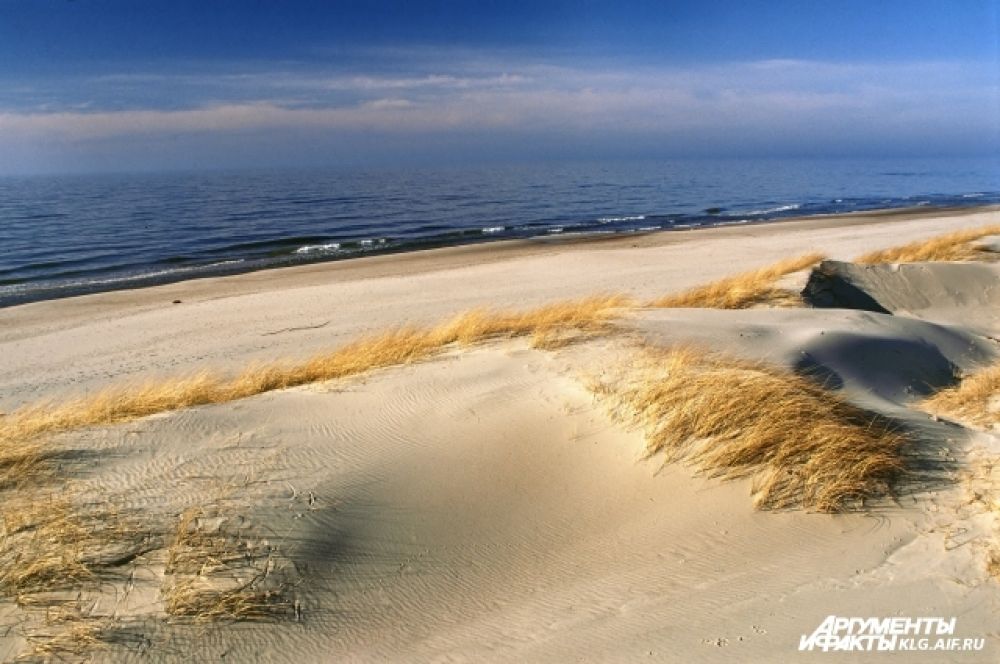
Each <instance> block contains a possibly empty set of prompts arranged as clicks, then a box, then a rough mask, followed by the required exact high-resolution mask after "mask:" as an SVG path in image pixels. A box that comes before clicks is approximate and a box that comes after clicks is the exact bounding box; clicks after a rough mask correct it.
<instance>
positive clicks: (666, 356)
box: [595, 347, 904, 512]
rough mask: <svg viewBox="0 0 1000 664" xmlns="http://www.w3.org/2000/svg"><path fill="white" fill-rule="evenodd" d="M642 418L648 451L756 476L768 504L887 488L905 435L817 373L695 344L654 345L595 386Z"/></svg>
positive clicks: (836, 498)
mask: <svg viewBox="0 0 1000 664" xmlns="http://www.w3.org/2000/svg"><path fill="white" fill-rule="evenodd" d="M595 389H596V390H597V391H598V393H599V394H602V395H604V396H607V397H609V398H610V399H611V401H612V403H613V404H614V405H615V412H616V414H618V415H619V416H620V417H622V418H623V419H625V420H627V421H630V422H632V423H634V424H636V425H639V426H642V427H643V428H644V430H645V433H646V440H647V446H648V451H649V453H650V454H651V455H652V454H655V453H664V454H665V455H666V457H667V458H668V459H670V460H684V461H689V462H692V463H694V464H695V465H697V466H700V467H701V468H702V469H704V470H705V472H706V473H708V474H709V475H710V476H717V477H721V478H736V477H752V478H753V492H754V503H755V505H756V506H757V507H758V508H761V509H781V508H791V507H802V508H806V509H812V510H817V511H821V512H839V511H843V510H846V509H849V508H850V507H852V506H854V505H856V504H857V503H858V502H859V501H863V500H864V499H866V498H873V497H879V496H884V495H886V494H887V493H888V492H889V490H890V484H891V482H892V480H893V479H894V477H895V476H896V475H897V474H899V473H900V472H901V471H902V470H903V462H902V458H901V452H900V449H901V447H902V445H903V444H904V438H903V436H902V435H900V434H899V433H897V432H895V431H893V430H892V428H891V427H890V426H888V425H887V424H886V423H885V422H884V421H882V420H880V419H879V418H877V417H876V416H874V415H872V414H871V413H868V412H866V411H864V410H862V409H860V408H857V407H855V406H853V405H851V404H850V403H848V402H846V401H844V400H843V399H841V398H840V397H838V396H837V395H835V394H833V393H831V392H829V391H827V390H826V389H824V388H823V387H821V386H820V385H818V384H817V383H815V382H813V381H812V380H811V379H809V378H806V377H803V376H800V375H797V374H794V373H791V372H789V371H785V370H782V369H779V368H775V367H772V366H768V365H765V364H760V363H754V362H747V361H744V360H738V359H733V358H728V357H724V356H721V355H716V354H711V353H708V352H704V351H700V350H696V349H693V348H686V347H682V348H673V349H648V350H647V352H646V357H645V361H644V362H643V366H642V367H641V368H640V369H639V370H638V371H637V372H630V376H628V377H625V378H623V379H622V380H621V381H616V382H615V383H614V384H610V385H608V384H604V385H600V386H597V387H596V388H595Z"/></svg>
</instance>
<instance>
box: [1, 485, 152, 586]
mask: <svg viewBox="0 0 1000 664" xmlns="http://www.w3.org/2000/svg"><path fill="white" fill-rule="evenodd" d="M66 493H69V492H66ZM149 539H150V536H149V534H147V533H145V532H143V531H142V530H141V529H140V528H139V527H138V525H137V524H136V523H134V522H133V521H132V520H131V519H127V518H125V517H123V515H122V514H121V513H120V512H119V511H117V510H116V509H114V508H113V507H111V506H110V505H104V506H101V507H97V506H85V507H80V506H78V505H76V504H75V503H74V502H73V501H72V500H71V497H69V496H68V495H64V496H62V497H58V498H50V499H48V500H42V499H37V498H32V497H31V496H27V497H20V498H15V499H13V500H7V501H5V502H4V505H3V513H2V514H0V595H8V596H13V597H17V598H19V601H20V598H22V597H25V596H26V595H30V594H33V593H41V592H50V591H57V590H65V589H69V588H78V587H81V586H84V585H86V584H88V583H90V582H94V581H96V580H98V579H99V578H100V574H101V573H102V572H105V571H107V570H109V569H111V568H113V567H118V566H120V565H122V564H124V563H125V562H127V561H129V560H131V559H132V558H134V557H135V556H136V555H138V554H139V553H141V552H142V551H143V550H145V549H146V548H147V547H148V542H149Z"/></svg>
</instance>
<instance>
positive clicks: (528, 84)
mask: <svg viewBox="0 0 1000 664" xmlns="http://www.w3.org/2000/svg"><path fill="white" fill-rule="evenodd" d="M998 39H1000V0H961V1H953V2H946V1H944V0H938V1H934V2H928V1H925V0H880V1H879V2H873V1H872V0H865V1H855V0H840V1H838V0H797V1H790V0H772V1H770V2H762V1H754V0H744V1H742V2H737V1H732V2H727V1H722V0H698V1H694V2H679V1H670V0H661V1H660V2H627V1H626V0H620V1H618V2H596V1H588V0H578V1H577V2H568V1H566V2H548V1H545V0H535V1H532V2H522V1H520V0H512V1H506V2H499V1H494V0H484V1H482V2H453V1H448V2H446V1H435V2H421V1H419V0H411V1H409V2H397V1H388V0H386V1H382V0H373V1H370V2H338V1H330V0H328V1H326V2H321V1H318V0H316V1H313V0H308V1H306V0H280V1H279V0H273V1H270V2H264V1H263V0H200V1H198V2H191V1H188V0H171V1H169V2H161V1H160V0H0V174H16V173H46V172H96V171H116V172H121V171H139V170H141V171H150V170H154V171H155V170H169V169H201V168H204V169H216V168H239V167H247V166H252V167H312V166H345V167H375V166H385V165H397V164H426V163H456V164H464V163H479V162H491V161H540V160H561V159H588V160H590V159H637V158H638V159H660V158H682V157H787V156H796V157H882V156H886V157H907V156H920V157H923V156H949V157H964V156H969V157H973V156H985V155H991V154H992V155H995V154H997V153H998V152H1000V45H998Z"/></svg>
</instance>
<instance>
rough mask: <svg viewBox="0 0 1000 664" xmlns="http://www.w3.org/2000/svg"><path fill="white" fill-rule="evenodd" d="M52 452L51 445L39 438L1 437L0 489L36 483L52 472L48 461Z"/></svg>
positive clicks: (10, 488)
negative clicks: (18, 438)
mask: <svg viewBox="0 0 1000 664" xmlns="http://www.w3.org/2000/svg"><path fill="white" fill-rule="evenodd" d="M52 454H53V450H52V449H51V447H50V446H48V445H46V444H44V443H42V442H41V441H38V440H31V439H28V440H16V439H11V440H3V439H0V491H8V490H12V489H18V488H20V487H22V486H24V485H26V484H36V483H37V482H38V480H39V479H41V478H42V477H44V476H46V475H48V474H49V473H50V471H51V468H50V466H49V464H48V463H47V461H49V460H50V459H51V457H52Z"/></svg>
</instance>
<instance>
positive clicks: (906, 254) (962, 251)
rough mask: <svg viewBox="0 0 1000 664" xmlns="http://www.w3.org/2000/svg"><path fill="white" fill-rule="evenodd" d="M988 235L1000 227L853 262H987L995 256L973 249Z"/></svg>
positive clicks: (958, 233)
mask: <svg viewBox="0 0 1000 664" xmlns="http://www.w3.org/2000/svg"><path fill="white" fill-rule="evenodd" d="M988 235H1000V225H992V226H984V227H982V228H974V229H971V230H967V231H956V232H954V233H948V234H946V235H939V236H937V237H932V238H930V239H929V240H920V241H918V242H911V243H909V244H904V245H902V246H899V247H891V248H889V249H880V250H878V251H872V252H870V253H867V254H864V255H863V256H859V257H858V258H857V259H855V261H854V262H855V263H861V264H863V265H875V264H878V263H918V262H924V261H973V260H989V259H991V258H994V257H995V256H996V255H995V254H994V253H992V252H989V251H986V250H984V249H982V248H980V247H977V246H976V245H975V241H976V240H979V239H981V238H984V237H986V236H988Z"/></svg>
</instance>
